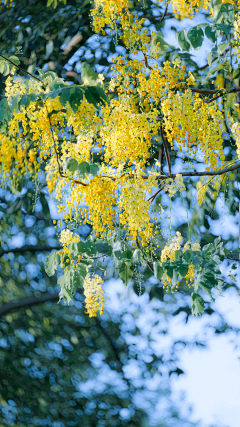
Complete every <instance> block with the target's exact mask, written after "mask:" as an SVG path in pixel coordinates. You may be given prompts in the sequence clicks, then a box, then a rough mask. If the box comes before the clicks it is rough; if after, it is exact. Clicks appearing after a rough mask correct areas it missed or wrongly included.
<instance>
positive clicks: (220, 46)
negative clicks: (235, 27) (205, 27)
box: [218, 43, 229, 55]
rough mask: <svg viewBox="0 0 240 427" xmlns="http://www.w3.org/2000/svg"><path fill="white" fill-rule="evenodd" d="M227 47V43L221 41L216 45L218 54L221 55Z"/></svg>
mask: <svg viewBox="0 0 240 427" xmlns="http://www.w3.org/2000/svg"><path fill="white" fill-rule="evenodd" d="M228 47H229V44H228V43H221V44H220V45H219V46H218V53H219V55H221V54H222V53H223V52H224V51H225V50H226V49H227V48H228Z"/></svg>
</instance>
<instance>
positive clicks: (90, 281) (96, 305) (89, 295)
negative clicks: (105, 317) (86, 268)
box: [83, 274, 105, 317]
mask: <svg viewBox="0 0 240 427" xmlns="http://www.w3.org/2000/svg"><path fill="white" fill-rule="evenodd" d="M102 285H103V280H102V278H101V277H100V276H98V275H93V277H90V274H87V276H86V277H85V280H84V284H83V289H84V295H85V303H86V309H87V313H88V314H89V317H95V316H97V312H98V311H99V312H100V314H103V304H104V302H105V300H104V293H105V292H104V290H103V289H102Z"/></svg>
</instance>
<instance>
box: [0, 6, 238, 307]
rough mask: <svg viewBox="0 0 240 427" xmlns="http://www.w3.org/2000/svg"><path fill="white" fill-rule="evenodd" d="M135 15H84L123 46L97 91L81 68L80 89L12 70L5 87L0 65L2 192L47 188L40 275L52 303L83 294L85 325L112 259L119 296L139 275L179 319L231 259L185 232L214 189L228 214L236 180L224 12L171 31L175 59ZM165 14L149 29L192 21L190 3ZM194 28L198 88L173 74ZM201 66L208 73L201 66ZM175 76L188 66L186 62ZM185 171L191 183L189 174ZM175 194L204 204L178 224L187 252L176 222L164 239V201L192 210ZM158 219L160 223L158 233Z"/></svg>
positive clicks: (214, 10) (112, 10)
mask: <svg viewBox="0 0 240 427" xmlns="http://www.w3.org/2000/svg"><path fill="white" fill-rule="evenodd" d="M50 4H51V2H49V5H50ZM56 5H57V2H53V6H54V7H55V6H56ZM155 6H156V7H155ZM155 6H154V7H155V9H154V10H155V12H154V13H155V14H156V11H157V13H158V14H159V15H160V13H161V10H162V9H161V5H160V4H159V3H158V2H157V4H156V5H155ZM141 7H142V9H141ZM148 7H149V9H151V7H150V5H149V3H146V4H143V5H142V4H141V2H140V3H137V4H135V3H130V4H128V2H121V3H116V2H115V1H113V0H109V1H107V2H105V3H104V2H101V1H100V0H99V1H96V2H95V3H94V5H93V8H92V10H91V16H92V20H93V28H94V30H95V32H96V33H102V34H103V36H106V37H108V38H109V40H110V41H111V42H114V41H115V42H116V43H117V40H121V43H122V44H123V45H124V49H122V54H121V55H119V56H118V57H115V58H113V60H112V61H113V67H112V70H111V73H110V77H111V79H110V81H106V83H105V82H104V76H103V75H102V74H98V73H96V72H95V71H94V70H93V69H92V68H91V67H90V66H89V65H88V64H87V63H83V64H82V67H81V78H82V81H83V84H70V85H69V84H68V82H65V81H64V79H62V78H59V77H57V76H56V75H55V74H54V73H53V72H51V71H48V72H47V73H44V72H43V71H42V70H38V77H36V76H35V75H33V74H32V73H29V72H28V73H27V72H26V74H27V75H28V77H30V78H28V79H25V80H24V81H22V82H21V83H20V82H19V80H18V79H13V78H12V77H11V74H12V75H13V74H14V73H16V71H17V69H21V67H20V68H19V65H18V58H17V57H15V56H12V57H11V56H10V58H6V57H4V58H3V60H2V62H1V68H0V70H1V71H2V72H3V73H4V75H8V74H9V72H10V73H11V74H10V76H9V77H8V78H7V80H6V88H5V96H6V97H5V98H4V99H3V100H2V101H1V110H0V111H1V120H2V127H1V164H2V177H3V180H4V181H6V182H11V185H12V188H13V189H15V191H16V190H17V189H18V188H19V186H20V185H21V184H22V183H24V179H28V178H29V176H32V177H33V179H34V180H35V181H36V182H38V181H39V179H40V177H41V174H43V170H44V171H45V173H46V180H47V186H48V190H49V192H50V193H52V194H53V192H54V191H56V193H55V197H56V199H57V200H58V201H59V203H60V204H59V206H58V208H59V211H61V212H64V215H63V217H64V220H60V221H59V224H58V227H59V228H58V231H60V243H61V244H62V250H60V251H58V252H52V253H51V254H50V255H49V256H48V258H47V260H46V264H45V266H46V271H47V273H48V274H49V276H53V275H54V274H55V272H56V269H57V266H59V267H61V268H63V269H64V274H63V275H62V276H60V277H59V278H58V284H59V285H60V286H61V292H60V297H61V298H64V299H65V301H68V302H69V301H71V300H72V298H73V296H74V294H75V292H76V289H77V287H83V289H84V294H85V296H86V307H87V310H88V312H89V315H90V316H95V315H96V312H97V311H98V310H100V313H102V312H103V303H104V293H103V290H102V287H101V285H102V283H103V278H104V274H103V273H102V268H103V264H102V260H103V259H104V258H105V259H107V261H108V259H109V258H111V259H112V260H113V262H114V268H115V271H117V272H118V273H119V277H120V278H121V279H122V281H123V282H124V283H125V285H128V283H129V282H130V280H131V279H133V280H136V279H137V280H138V282H139V283H141V280H142V279H141V276H142V274H143V273H144V271H145V270H146V269H147V270H150V274H152V273H154V275H155V278H156V279H157V280H159V286H161V287H162V288H163V290H164V291H165V292H174V291H177V290H178V289H179V288H180V289H181V290H183V291H184V292H188V293H191V305H192V312H193V314H202V313H203V311H204V299H203V297H202V296H201V293H202V292H205V294H206V295H207V298H208V296H209V297H210V299H211V301H214V298H213V296H212V291H213V289H218V290H219V289H220V288H221V287H222V286H223V285H225V286H228V284H229V283H230V282H229V280H228V279H227V280H226V278H225V277H224V274H223V273H222V271H221V270H220V269H219V265H220V263H221V262H222V261H223V260H224V259H225V257H226V256H232V254H231V251H229V250H228V249H227V248H224V242H223V241H221V237H220V236H219V237H217V238H216V239H215V240H214V242H211V243H207V244H205V245H204V244H203V243H204V242H203V239H205V238H206V235H205V236H204V235H202V234H201V233H200V230H196V228H195V226H196V225H198V224H200V223H201V222H202V221H204V224H205V226H206V225H207V215H208V213H209V210H211V211H213V212H214V208H215V206H216V200H217V199H218V197H220V196H221V191H222V190H223V191H225V189H226V188H227V189H228V192H231V193H232V196H231V200H232V201H233V202H232V205H231V209H232V211H233V213H235V211H236V207H237V206H236V202H238V199H235V200H234V199H233V197H234V196H235V197H238V191H237V190H236V189H235V188H234V183H235V181H236V176H235V174H236V171H237V170H238V168H239V164H238V163H237V161H236V160H237V158H238V143H239V125H238V116H239V114H238V103H237V96H238V95H237V94H238V92H239V90H240V89H239V87H238V86H236V85H234V82H235V83H236V81H237V79H238V69H237V68H235V67H236V64H235V62H237V58H238V56H237V55H238V7H237V5H235V4H230V3H224V4H221V3H220V2H219V1H216V2H215V3H211V4H210V3H205V4H204V8H205V10H206V13H205V14H206V16H210V17H211V19H212V23H211V24H202V25H200V24H198V25H197V26H195V27H192V28H191V29H190V30H189V31H188V33H186V31H185V30H180V31H179V32H178V33H177V39H178V43H179V49H180V50H181V51H185V52H184V53H183V54H181V52H180V51H178V50H176V49H172V47H171V46H169V45H168V44H167V42H166V41H164V38H163V36H162V32H161V31H158V32H155V33H154V32H153V33H152V32H151V31H150V29H149V28H148V21H146V18H145V15H146V11H147V8H148ZM172 8H173V12H171V13H170V14H169V15H168V13H167V8H165V11H164V12H163V13H162V16H161V17H160V18H159V22H164V19H167V18H169V19H171V18H172V16H173V15H174V16H175V17H177V18H179V19H180V20H181V19H182V18H183V17H184V16H188V17H190V18H193V19H194V16H195V14H196V13H198V9H197V6H196V5H195V3H194V2H192V3H189V4H187V3H186V4H185V3H184V6H181V8H180V9H178V5H177V4H175V2H173V3H172ZM207 8H208V9H209V10H208V11H207ZM142 13H143V14H142ZM147 19H148V18H147ZM202 27H203V28H204V30H205V36H206V37H208V38H209V40H210V41H211V42H212V43H213V44H214V45H213V48H212V51H211V52H209V54H208V57H207V59H208V65H209V68H210V71H209V72H208V73H207V76H205V75H206V70H207V68H208V67H205V66H204V67H202V69H200V68H199V67H196V68H195V69H192V71H190V70H187V65H186V64H184V61H185V59H186V58H188V60H189V55H188V53H186V51H189V50H190V49H191V48H193V49H198V48H199V47H200V46H201V45H202V43H203V40H204V32H203V30H202ZM217 37H220V38H221V40H220V41H221V43H220V45H218V44H217V43H219V39H217ZM166 51H170V53H169V52H168V53H167V54H165V52H166ZM215 54H216V55H217V56H216V57H215ZM136 55H137V56H136ZM174 55H175V59H174V58H173V56H174ZM226 55H229V57H230V59H229V61H227V60H226ZM166 56H167V57H168V58H169V59H171V62H170V61H166ZM2 57H3V56H2ZM212 62H215V63H216V64H217V66H216V67H214V68H211V64H212ZM189 65H190V66H191V67H194V63H191V62H190V61H189ZM188 68H189V67H188ZM216 73H217V75H216ZM203 74H204V77H205V78H204V79H203ZM213 76H214V77H213ZM213 79H214V80H213ZM20 85H21V86H20ZM214 85H216V86H217V87H218V86H220V87H219V88H216V89H215V88H213V87H214ZM221 85H223V86H222V87H221ZM219 99H222V101H221V102H220V103H219ZM163 152H164V153H165V159H163ZM183 156H184V157H183ZM183 159H187V162H188V167H187V168H185V169H187V170H186V171H184V170H181V171H180V172H179V173H172V169H173V166H175V165H177V162H178V160H183ZM198 163H200V164H201V165H202V166H203V167H204V168H205V170H204V171H197V170H193V168H194V167H196V168H197V165H198ZM41 168H42V169H41ZM196 177H197V178H199V181H198V182H196V181H195V179H196ZM186 178H187V179H188V184H186ZM186 190H188V191H189V192H192V196H193V195H194V194H195V195H196V194H197V198H198V203H199V205H201V204H202V203H205V205H203V208H202V209H198V208H195V212H194V215H193V217H192V220H191V221H188V227H187V228H188V234H189V239H188V240H187V235H186V234H187V233H186V231H185V230H186V225H185V224H182V227H181V228H182V229H181V232H180V231H179V230H177V231H176V236H175V237H174V236H172V226H171V213H170V214H169V213H168V212H169V207H170V209H171V206H172V205H173V201H172V200H173V198H174V197H175V196H176V195H178V197H182V195H183V194H185V196H184V197H183V203H185V205H186V210H187V211H188V210H189V208H191V207H192V206H193V200H192V198H191V197H190V196H188V197H186V193H183V192H185V191H186ZM196 190H197V192H196ZM163 191H164V192H165V193H166V194H168V196H169V203H168V206H167V207H166V208H164V207H163V206H162V204H161V192H163ZM195 197H196V196H195ZM228 198H229V197H228ZM209 207H210V209H209ZM207 209H209V210H207ZM164 213H167V215H170V216H169V219H170V222H169V225H168V227H170V228H169V229H170V233H169V235H167V231H166V222H164V225H163V221H162V218H163V217H164ZM81 224H89V226H90V228H91V233H90V235H89V236H88V238H87V239H85V241H84V240H83V239H81V236H80V235H79V227H80V225H81ZM194 235H195V238H197V239H198V241H196V242H193V237H194ZM183 240H184V246H183V247H182V246H181V244H182V243H183ZM210 240H212V238H211V237H210ZM235 252H236V251H235ZM233 256H235V253H233ZM233 268H234V267H233ZM147 274H148V273H147ZM233 278H234V276H233V275H232V276H230V280H232V279H233ZM199 292H200V293H199Z"/></svg>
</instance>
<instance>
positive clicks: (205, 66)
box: [199, 49, 229, 71]
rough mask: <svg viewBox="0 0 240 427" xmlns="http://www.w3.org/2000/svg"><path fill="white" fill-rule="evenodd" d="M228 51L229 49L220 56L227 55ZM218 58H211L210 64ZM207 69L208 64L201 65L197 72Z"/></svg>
mask: <svg viewBox="0 0 240 427" xmlns="http://www.w3.org/2000/svg"><path fill="white" fill-rule="evenodd" d="M228 51H229V49H226V50H225V51H224V52H223V53H222V54H221V55H220V56H223V55H225V53H227V52H228ZM218 58H219V56H215V57H214V58H213V60H212V62H214V61H216V59H218ZM207 67H208V64H206V65H203V67H200V68H199V70H201V71H202V70H205V68H207Z"/></svg>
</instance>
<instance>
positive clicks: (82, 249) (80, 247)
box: [76, 241, 87, 254]
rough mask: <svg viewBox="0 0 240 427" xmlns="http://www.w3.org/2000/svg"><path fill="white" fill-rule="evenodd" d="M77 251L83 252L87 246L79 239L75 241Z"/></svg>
mask: <svg viewBox="0 0 240 427" xmlns="http://www.w3.org/2000/svg"><path fill="white" fill-rule="evenodd" d="M76 246H77V250H78V253H80V254H83V253H85V252H86V250H87V248H86V245H85V243H84V242H82V241H80V242H78V243H76Z"/></svg>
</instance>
